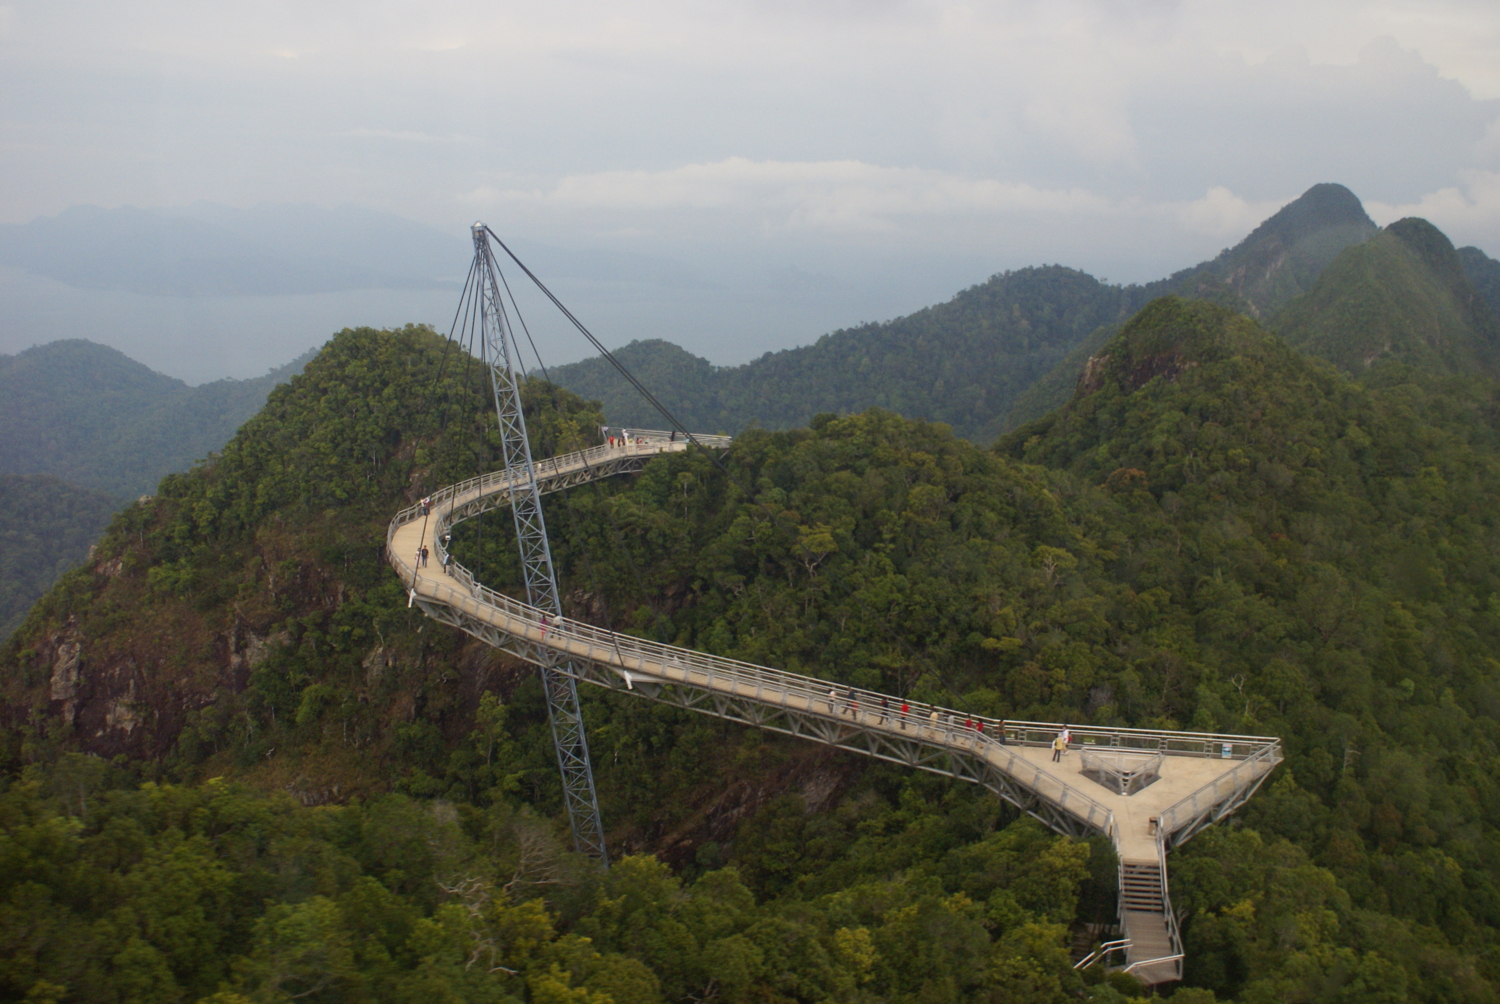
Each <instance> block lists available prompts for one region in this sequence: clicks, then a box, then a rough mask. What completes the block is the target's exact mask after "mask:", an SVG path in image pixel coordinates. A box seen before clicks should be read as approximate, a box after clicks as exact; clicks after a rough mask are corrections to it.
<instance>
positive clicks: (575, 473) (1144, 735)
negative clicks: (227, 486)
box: [387, 433, 1281, 983]
mask: <svg viewBox="0 0 1500 1004" xmlns="http://www.w3.org/2000/svg"><path fill="white" fill-rule="evenodd" d="M699 438H700V439H701V440H705V441H706V442H707V444H708V445H710V446H714V447H722V446H725V445H727V442H728V441H727V440H726V439H724V438H723V437H699ZM687 448H688V444H686V443H684V442H681V441H678V440H677V439H676V437H669V436H667V435H666V434H661V433H642V434H640V435H639V437H638V441H637V436H636V434H632V442H631V443H630V444H629V445H628V446H623V447H608V446H604V447H595V448H594V449H591V450H587V451H583V452H580V453H573V454H567V455H565V456H562V457H555V458H552V459H550V460H546V461H542V462H539V463H537V464H536V465H535V467H536V474H537V481H538V484H539V485H540V487H541V490H542V491H543V492H544V493H545V492H550V491H556V490H560V489H562V488H567V487H570V486H572V485H575V484H580V483H582V482H585V481H589V480H593V479H595V478H598V477H605V476H609V475H612V474H618V473H627V472H630V471H636V470H639V469H641V467H643V466H644V465H645V464H646V463H647V462H649V461H650V460H652V459H654V458H656V457H657V456H660V455H662V454H666V453H676V452H681V451H683V450H685V449H687ZM524 483H525V475H524V472H522V471H500V472H496V473H494V474H490V475H486V476H484V477H482V478H475V479H473V480H471V481H467V482H463V483H462V484H459V485H454V486H451V487H450V488H446V489H444V490H442V491H440V492H437V493H435V494H434V495H433V496H432V497H431V499H430V500H428V502H427V503H426V505H423V504H419V505H417V506H413V507H411V508H409V509H406V510H404V511H403V512H402V513H400V514H398V515H397V517H396V518H395V520H393V521H392V523H391V526H390V530H389V533H388V536H387V554H388V557H389V560H390V562H391V564H392V565H393V566H394V567H395V569H396V571H397V573H398V574H399V575H400V576H401V579H402V581H403V582H404V583H405V584H406V587H407V590H408V604H409V605H414V606H418V607H420V608H421V609H422V610H423V611H424V612H425V613H427V614H428V615H429V616H432V617H434V618H436V619H438V620H441V621H443V622H445V623H449V624H452V625H454V626H457V627H459V628H461V629H463V630H465V631H467V632H469V633H470V634H473V635H475V636H476V637H479V638H481V639H482V640H484V641H487V642H489V643H490V644H493V645H495V646H496V647H499V648H502V649H504V650H506V651H508V652H512V653H513V654H515V655H518V656H520V657H521V658H523V659H526V660H528V661H530V662H532V663H534V664H537V665H545V666H550V667H552V668H553V669H555V670H557V671H560V672H564V673H568V674H570V675H574V676H576V677H577V678H578V679H579V680H582V681H584V682H586V683H592V684H596V685H599V686H604V687H610V688H611V689H616V690H621V691H624V692H629V693H634V694H636V695H638V696H642V697H647V698H650V699H654V700H663V701H668V702H670V703H675V704H678V705H679V706H682V707H687V708H691V709H692V710H696V711H701V712H704V713H708V714H714V715H718V716H720V717H725V718H729V719H732V720H735V721H742V722H747V723H748V724H752V725H756V726H759V727H762V728H768V729H773V730H776V731H781V732H787V733H790V734H794V735H802V736H807V737H809V738H813V739H817V740H820V741H823V742H827V743H830V744H832V745H836V746H840V747H843V748H846V749H854V750H857V751H858V752H862V753H867V754H869V755H872V756H878V757H881V758H883V759H888V760H894V761H897V762H902V763H907V764H909V765H911V766H914V767H919V768H921V769H926V770H934V771H938V772H941V773H948V774H952V775H953V776H955V777H962V778H964V779H965V780H970V781H975V782H977V783H981V784H984V785H985V786H986V787H989V788H990V789H991V790H993V791H995V792H996V793H997V794H999V795H1001V797H1003V798H1006V799H1007V800H1010V801H1012V802H1014V803H1015V804H1017V805H1019V806H1020V807H1021V808H1023V809H1025V810H1026V811H1028V812H1030V813H1031V814H1032V815H1035V816H1037V817H1038V818H1040V819H1042V820H1043V821H1044V822H1046V823H1048V825H1050V826H1052V827H1053V828H1054V829H1057V830H1059V831H1060V832H1064V833H1069V834H1071V835H1074V836H1079V835H1083V834H1086V833H1088V832H1095V833H1101V834H1105V835H1107V836H1109V837H1110V838H1111V840H1112V841H1113V842H1114V845H1115V847H1116V850H1117V852H1118V854H1119V858H1120V860H1121V862H1122V869H1121V874H1122V890H1121V896H1122V900H1121V919H1122V924H1123V925H1124V926H1126V927H1127V928H1129V929H1133V930H1134V931H1135V934H1134V937H1135V939H1136V940H1137V941H1138V942H1140V945H1141V948H1138V949H1136V950H1135V951H1133V952H1132V953H1130V955H1129V956H1128V957H1127V962H1130V963H1134V964H1135V965H1134V969H1135V972H1136V974H1137V975H1138V976H1141V977H1142V978H1143V979H1146V980H1147V982H1152V983H1154V982H1162V981H1165V980H1170V979H1178V978H1180V975H1181V969H1180V958H1181V955H1180V953H1181V948H1180V944H1179V943H1178V939H1177V935H1176V918H1175V916H1174V915H1173V914H1172V912H1171V905H1170V900H1169V898H1168V896H1167V888H1166V876H1165V873H1164V869H1163V868H1162V865H1163V864H1164V856H1165V853H1166V850H1167V848H1168V847H1169V846H1173V845H1175V844H1177V843H1180V842H1181V841H1182V840H1185V839H1187V838H1188V837H1189V836H1191V835H1192V834H1193V833H1195V832H1197V830H1198V829H1201V828H1202V827H1203V826H1205V825H1208V824H1210V823H1212V822H1213V821H1215V820H1216V819H1218V818H1220V817H1221V816H1222V815H1223V814H1225V813H1227V812H1229V811H1232V810H1233V809H1234V808H1236V807H1237V806H1238V805H1240V804H1242V803H1243V801H1244V800H1245V799H1246V798H1248V797H1249V796H1250V794H1252V793H1253V792H1254V791H1255V790H1256V788H1258V787H1259V785H1260V783H1261V782H1262V781H1263V780H1264V778H1265V777H1266V775H1267V774H1269V773H1270V771H1271V770H1273V769H1274V768H1275V766H1276V764H1277V763H1278V762H1280V760H1281V751H1280V741H1279V740H1277V739H1275V738H1271V737H1264V736H1225V735H1214V734H1205V733H1189V732H1170V731H1154V730H1142V729H1116V728H1100V727H1092V726H1076V725H1074V726H1066V725H1064V724H1062V723H1045V722H1016V721H1008V722H1005V723H1003V724H1002V723H1001V722H999V721H997V720H994V719H989V718H984V719H981V718H978V717H975V716H973V715H971V714H969V713H967V712H964V711H962V710H958V709H950V708H943V707H937V706H933V705H928V704H920V705H919V704H912V703H906V702H903V700H902V699H901V698H899V697H896V696H892V695H882V694H878V693H872V692H869V691H850V690H849V689H848V688H847V687H845V686H843V685H838V684H832V683H830V682H829V681H827V680H822V679H818V678H816V677H810V676H803V675H800V674H796V673H788V672H785V671H782V670H777V669H772V668H769V667H765V666H757V665H754V664H751V663H745V662H740V661H737V660H734V659H726V658H722V657H719V656H713V655H708V654H706V653H703V652H698V651H694V650H692V649H684V648H677V647H675V646H671V645H662V644H659V643H655V642H649V641H645V640H643V639H640V638H635V637H632V636H629V635H622V634H616V633H615V632H612V631H608V630H606V629H603V628H599V627H595V626H593V625H590V624H584V623H581V622H577V621H573V620H570V619H562V618H558V617H552V616H549V615H547V614H545V613H544V612H543V611H542V610H539V609H537V608H535V607H532V606H529V605H527V604H525V603H522V602H521V601H519V600H516V599H513V598H511V597H509V596H505V595H503V594H501V593H498V592H495V591H494V590H492V589H489V588H487V587H485V586H484V585H482V584H480V583H479V582H477V581H475V580H474V578H473V577H472V575H470V574H469V572H468V571H467V570H466V569H464V568H463V567H462V566H459V565H457V564H454V565H452V566H451V568H449V569H447V570H445V569H444V567H443V557H444V554H445V552H444V549H443V545H442V538H443V536H444V534H445V533H447V532H448V531H449V530H450V529H451V527H452V526H454V525H456V524H457V523H459V522H461V521H463V520H465V519H469V518H472V517H473V516H475V515H478V514H479V513H481V512H483V511H485V510H487V509H490V508H495V507H496V506H499V505H503V504H505V502H506V499H507V498H508V495H509V491H510V488H511V486H512V485H520V484H524ZM424 546H425V547H426V548H427V550H428V560H427V563H426V565H425V567H422V566H420V564H419V558H418V557H417V555H418V551H419V550H420V549H421V548H423V547H424ZM903 707H905V711H904V713H903V711H902V708H903ZM1064 728H1068V729H1069V731H1070V733H1071V739H1072V742H1071V744H1070V747H1069V750H1068V752H1067V753H1065V754H1064V756H1063V758H1062V760H1061V762H1060V763H1053V762H1052V750H1051V748H1050V745H1051V743H1052V740H1053V739H1054V738H1055V737H1056V736H1057V734H1058V733H1059V732H1060V731H1062V730H1063V729H1064ZM1002 730H1003V736H1004V739H1003V741H1002V739H1001V736H1002ZM1088 753H1095V754H1106V755H1105V756H1103V757H1097V756H1096V766H1097V763H1098V762H1103V763H1104V764H1105V765H1106V767H1107V768H1110V769H1116V768H1118V767H1119V766H1120V765H1121V764H1122V763H1123V764H1124V765H1126V767H1127V768H1128V766H1129V765H1130V764H1131V763H1132V762H1140V763H1146V762H1147V761H1150V763H1151V764H1152V768H1151V769H1152V771H1154V773H1155V774H1156V775H1157V776H1156V779H1155V780H1154V781H1151V782H1150V783H1148V784H1146V785H1145V787H1143V788H1140V789H1139V790H1137V791H1136V792H1135V793H1134V794H1130V795H1125V794H1121V793H1119V791H1117V790H1112V789H1111V788H1110V787H1107V786H1106V785H1105V784H1104V783H1100V781H1097V780H1094V779H1093V778H1091V777H1089V776H1085V775H1084V774H1082V773H1081V771H1082V769H1083V763H1082V761H1083V759H1084V756H1085V754H1088ZM1158 754H1160V756H1157V755H1158ZM1127 871H1130V872H1131V873H1132V874H1133V875H1134V878H1133V879H1132V880H1131V881H1133V882H1134V883H1135V886H1136V887H1139V888H1141V889H1146V892H1147V894H1148V895H1147V899H1146V900H1141V899H1140V897H1139V895H1137V894H1136V893H1132V892H1129V891H1128V890H1127V889H1126V877H1125V873H1126V872H1127ZM1127 899H1128V900H1129V902H1127ZM1143 905H1144V906H1145V907H1146V909H1137V908H1138V907H1142V906H1143ZM1146 918H1155V919H1154V920H1151V921H1150V922H1149V923H1148V922H1147V919H1146ZM1127 936H1131V934H1130V933H1129V931H1127ZM1163 944H1165V945H1169V946H1171V947H1172V949H1173V950H1172V952H1169V953H1160V952H1159V946H1160V945H1163ZM1148 945H1149V946H1152V947H1151V948H1150V951H1151V952H1157V953H1158V954H1147V955H1145V956H1142V950H1144V949H1145V947H1146V946H1148ZM1163 955H1166V956H1172V958H1163ZM1137 956H1139V957H1137Z"/></svg>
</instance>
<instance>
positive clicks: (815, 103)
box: [0, 0, 1500, 321]
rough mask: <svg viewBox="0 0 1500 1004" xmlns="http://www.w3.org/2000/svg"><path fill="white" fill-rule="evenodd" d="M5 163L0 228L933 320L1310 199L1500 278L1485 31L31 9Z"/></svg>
mask: <svg viewBox="0 0 1500 1004" xmlns="http://www.w3.org/2000/svg"><path fill="white" fill-rule="evenodd" d="M0 146H3V154H0V165H3V166H0V172H3V175H0V177H3V182H4V183H3V185H0V222H25V221H27V220H30V219H32V218H34V217H36V216H38V215H50V214H53V213H56V212H58V211H60V210H62V209H64V208H66V207H68V206H70V205H75V204H79V203H94V204H98V205H103V206H117V205H122V204H132V205H140V206H171V205H181V204H185V203H188V202H191V201H193V200H198V199H206V200H211V201H215V202H220V203H225V204H228V205H234V206H248V205H251V204H254V203H259V202H313V203H318V204H322V205H329V206H332V205H337V204H340V203H355V204H358V205H364V206H369V207H373V208H379V209H384V210H388V211H391V212H394V213H398V214H400V215H402V216H406V217H409V218H412V219H416V220H420V221H424V222H427V223H430V224H433V225H436V226H439V227H442V228H444V229H447V230H450V231H453V232H458V233H462V232H463V230H464V228H465V227H466V225H467V224H468V223H469V222H470V221H471V220H472V219H474V218H476V217H482V218H484V219H486V220H487V221H489V222H490V223H491V225H492V226H494V227H495V229H496V230H497V231H500V232H501V233H505V234H513V235H516V236H520V237H526V238H530V239H533V240H539V241H547V242H550V243H552V244H554V245H560V246H575V247H601V248H610V249H618V250H630V251H638V252H645V253H650V254H656V255H663V256H668V257H675V258H678V259H680V260H688V261H692V262H694V263H696V264H698V265H700V266H705V267H710V266H711V267H717V268H721V269H726V270H733V269H739V268H745V269H762V270H764V269H771V268H779V267H786V268H789V269H793V270H797V273H796V274H808V275H811V276H813V277H814V279H816V277H820V276H827V277H829V278H833V279H838V280H840V281H845V282H861V281H864V282H876V283H878V282H880V281H881V279H880V277H881V276H882V275H887V274H888V275H892V276H894V275H896V274H898V273H904V272H908V271H910V270H912V269H917V270H919V271H920V270H922V269H923V268H927V269H929V270H935V271H936V272H937V273H939V274H942V273H944V271H945V270H947V271H951V272H952V273H953V275H952V281H951V282H948V283H947V285H946V286H941V287H940V288H945V289H947V290H948V291H950V292H951V291H952V290H955V289H957V288H959V287H961V286H962V285H966V284H968V283H970V282H973V281H977V280H978V279H981V278H983V277H984V276H985V275H987V274H989V273H991V272H994V271H998V270H1001V269H1003V268H1007V267H1016V266H1021V265H1025V264H1032V263H1041V262H1050V261H1061V262H1063V263H1065V264H1071V265H1077V266H1079V267H1081V268H1085V269H1088V270H1090V271H1093V272H1094V273H1095V274H1099V275H1103V276H1107V277H1108V278H1110V279H1112V280H1125V281H1130V280H1149V279H1152V278H1157V277H1159V276H1161V275H1163V274H1166V273H1167V272H1170V271H1172V270H1174V269H1176V268H1181V267H1184V266H1186V265H1189V264H1192V263H1194V262H1196V261H1198V260H1201V259H1202V258H1205V257H1208V256H1211V255H1212V254H1214V253H1216V252H1217V251H1218V250H1219V249H1220V248H1222V247H1224V246H1226V245H1227V244H1230V243H1233V242H1235V241H1237V240H1239V239H1240V238H1241V237H1243V236H1244V234H1245V233H1246V232H1248V231H1249V229H1251V228H1252V227H1253V226H1254V225H1255V224H1256V223H1257V222H1259V221H1260V220H1261V219H1263V218H1264V217H1265V216H1267V215H1269V213H1270V212H1272V211H1274V210H1275V209H1276V208H1277V207H1278V206H1279V205H1281V204H1283V203H1284V202H1286V201H1287V200H1289V199H1291V198H1293V197H1295V196H1296V195H1298V194H1300V193H1301V192H1302V191H1304V190H1305V189H1306V188H1308V187H1309V186H1310V185H1312V184H1314V183H1316V182H1320V181H1338V182H1342V183H1344V184H1346V185H1348V186H1349V187H1351V188H1352V189H1353V190H1354V191H1355V192H1356V193H1357V194H1358V195H1359V196H1360V197H1361V198H1363V199H1364V200H1365V203H1366V206H1367V208H1368V209H1369V211H1370V213H1371V215H1372V216H1374V217H1375V218H1376V220H1377V222H1381V223H1385V222H1389V221H1390V220H1392V219H1395V218H1397V217H1399V216H1402V215H1408V214H1413V213H1419V214H1422V215H1425V216H1427V217H1428V218H1429V219H1431V220H1433V222H1435V223H1437V224H1438V225H1439V226H1440V227H1442V228H1443V229H1444V230H1445V231H1446V232H1447V233H1448V234H1449V235H1450V236H1451V237H1453V238H1454V240H1455V241H1456V242H1458V243H1460V244H1464V243H1474V244H1478V245H1479V246H1480V247H1482V248H1484V249H1485V250H1487V251H1488V252H1490V253H1491V254H1494V255H1500V4H1497V3H1495V2H1494V0H1487V2H1443V0H1420V2H1409V0H1391V2H1372V3H1357V2H1340V0H1333V2H1317V0H1298V2H1281V0H1257V2H1255V3H1248V2H1243V0H1240V2H1234V3H1197V2H1181V3H1172V2H1146V0H1142V2H1129V0H1122V2H1069V0H1047V2H1040V0H1037V2H1014V3H985V2H974V3H968V4H962V3H948V2H941V0H936V2H921V0H913V2H905V0H863V2H856V0H821V2H820V0H758V2H728V0H693V2H674V0H659V2H657V0H646V2H641V0H636V2H632V3H628V4H623V3H615V4H600V3H587V2H570V0H554V2H551V3H540V4H539V3H527V4H520V3H514V2H504V0H499V2H497V0H487V2H483V3H480V2H467V0H465V2H434V0H426V2H423V3H401V2H381V0H360V2H357V3H356V2H344V0H317V2H309V0H302V2H297V3H280V2H261V3H256V4H245V5H219V4H205V3H203V2H202V0H194V2H177V0H164V2H136V3H129V4H125V3H102V2H79V0H46V2H29V0H28V2H13V3H8V4H5V5H4V6H0ZM933 281H934V282H939V283H941V281H946V280H933ZM925 288H926V287H924V289H925ZM935 288H937V287H935ZM915 305H916V304H913V306H915ZM872 313H878V311H873V312H872ZM859 319H860V318H858V317H851V318H849V320H850V321H855V320H859Z"/></svg>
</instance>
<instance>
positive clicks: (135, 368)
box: [0, 339, 312, 500]
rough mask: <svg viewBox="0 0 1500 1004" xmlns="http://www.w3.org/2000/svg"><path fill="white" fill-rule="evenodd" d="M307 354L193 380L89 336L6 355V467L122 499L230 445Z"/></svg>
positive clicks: (2, 452) (1, 388)
mask: <svg viewBox="0 0 1500 1004" xmlns="http://www.w3.org/2000/svg"><path fill="white" fill-rule="evenodd" d="M311 355H312V353H308V355H306V356H303V357H302V358H301V359H297V360H294V361H292V362H290V363H288V364H287V365H285V366H282V367H279V368H277V369H274V370H272V371H271V372H269V373H267V374H266V375H265V376H263V377H256V378H255V379H252V380H217V381H214V382H213V383H208V384H202V385H200V386H197V387H189V386H188V385H187V384H185V383H183V382H182V381H181V380H176V379H173V378H172V377H169V376H164V375H162V374H161V373H157V372H155V371H153V370H150V369H148V368H146V367H145V366H142V365H141V364H140V363H138V362H136V361H135V360H133V359H131V358H130V357H128V356H126V355H125V354H124V353H121V352H119V351H117V350H115V349H111V348H108V347H106V346H103V345H96V344H95V343H93V342H89V341H85V340H83V339H70V340H66V341H59V342H51V343H49V344H47V345H39V346H37V347H35V348H30V349H27V350H26V351H24V352H20V353H17V354H16V355H14V356H0V429H4V432H3V434H0V474H48V475H52V476H53V477H57V478H61V479H63V480H64V481H68V482H70V483H72V484H75V485H80V486H82V487H84V488H88V489H90V490H92V491H95V492H103V493H105V494H107V495H113V496H116V497H118V498H121V499H122V500H123V499H125V498H134V497H135V496H137V495H141V494H145V493H149V492H151V491H154V490H155V488H156V483H157V482H158V481H159V480H161V478H162V476H163V475H166V474H168V473H170V472H173V471H181V470H185V469H186V468H188V467H189V466H191V465H192V464H193V463H195V462H196V461H198V460H201V459H203V458H204V457H206V456H208V455H209V454H210V453H212V452H213V451H215V450H217V449H218V448H219V447H221V446H223V445H224V443H226V442H228V440H229V437H230V436H232V435H234V431H235V429H237V428H239V426H240V424H241V423H242V422H244V421H245V420H246V419H247V418H249V417H250V416H251V415H253V414H255V413H256V411H258V410H259V409H260V406H261V405H262V404H264V403H265V400H266V395H267V394H269V393H270V392H271V388H272V387H275V386H276V385H277V384H279V383H282V382H284V381H286V380H287V379H288V378H290V377H291V376H292V375H293V374H295V373H297V372H299V371H300V370H301V368H302V365H303V364H304V363H305V362H306V361H307V359H308V358H310V357H311Z"/></svg>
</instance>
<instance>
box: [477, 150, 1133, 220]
mask: <svg viewBox="0 0 1500 1004" xmlns="http://www.w3.org/2000/svg"><path fill="white" fill-rule="evenodd" d="M469 199H470V201H475V202H480V203H485V202H489V203H503V202H509V203H523V204H530V205H544V206H550V207H555V208H558V209H562V210H569V211H588V210H595V211H597V210H605V211H612V212H616V213H633V214H651V213H658V212H667V211H678V210H687V211H693V212H722V213H733V214H752V215H756V216H759V217H761V218H763V220H764V221H765V223H766V225H768V226H772V227H775V228H778V229H805V230H821V231H827V232H840V233H859V232H889V231H893V230H896V229H900V228H901V227H902V225H903V224H911V223H913V222H916V221H919V220H928V219H932V218H942V217H947V218H958V217H971V216H973V215H975V214H984V215H995V214H1028V215H1038V214H1049V215H1058V214H1061V215H1065V216H1066V215H1075V214H1082V213H1090V212H1108V211H1109V210H1110V207H1109V203H1108V201H1107V200H1105V199H1102V198H1100V197H1099V196H1097V195H1094V194H1093V193H1090V192H1087V191H1083V190H1079V189H1045V188H1038V187H1036V186H1034V185H1030V184H1025V183H1014V182H1005V181H1000V180H996V179H992V178H982V177H969V176H965V175H961V174H956V173H952V172H945V171H937V170H929V169H920V168H902V167H883V166H879V165H875V164H868V163H864V162H862V161H857V160H835V161H756V160H751V159H749V158H745V157H728V158H726V159H724V160H720V161H715V162H712V163H703V164H685V165H682V166H680V167H675V168H670V169H667V170H663V171H602V172H595V173H588V174H572V175H567V176H565V177H563V178H561V179H560V180H558V181H557V183H556V184H555V185H553V186H551V187H550V188H548V189H539V188H533V189H520V188H509V189H507V188H495V187H489V188H483V189H480V190H477V191H475V192H472V193H470V196H469Z"/></svg>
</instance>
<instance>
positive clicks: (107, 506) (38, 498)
mask: <svg viewBox="0 0 1500 1004" xmlns="http://www.w3.org/2000/svg"><path fill="white" fill-rule="evenodd" d="M119 505H120V500H119V499H116V498H111V497H110V496H108V495H104V494H101V493H100V492H92V491H88V490H87V489H83V488H77V487H74V486H73V485H69V484H66V483H64V482H62V481H59V480H57V479H56V478H49V477H45V476H43V475H21V474H0V642H3V641H4V640H5V639H6V638H8V637H10V633H11V632H12V631H14V630H15V629H16V627H17V626H19V625H20V623H21V621H22V619H23V618H24V617H25V616H26V611H28V610H30V609H31V605H32V604H33V603H35V602H36V601H37V600H38V599H40V598H41V596H42V595H43V594H44V593H46V591H47V590H48V589H49V588H51V586H52V583H54V582H56V581H57V578H58V576H60V575H62V573H63V572H66V571H67V570H68V569H70V568H72V567H74V566H75V565H77V564H78V563H79V562H81V561H83V559H84V558H85V557H86V556H87V555H88V551H89V545H90V544H92V543H93V542H94V541H95V540H97V539H98V538H99V534H101V533H102V532H104V528H105V527H106V526H108V525H109V520H110V517H111V516H112V515H113V514H114V511H115V510H116V509H117V508H119Z"/></svg>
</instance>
